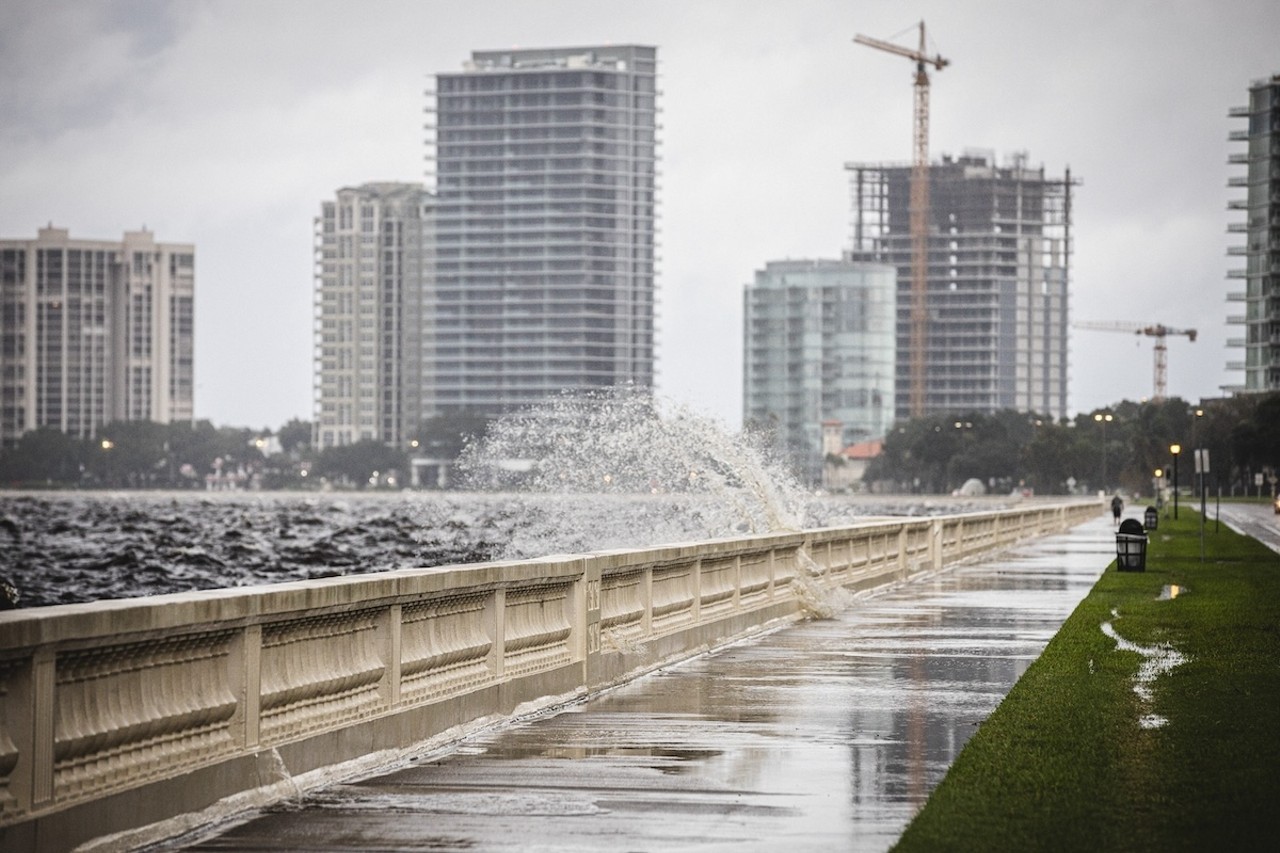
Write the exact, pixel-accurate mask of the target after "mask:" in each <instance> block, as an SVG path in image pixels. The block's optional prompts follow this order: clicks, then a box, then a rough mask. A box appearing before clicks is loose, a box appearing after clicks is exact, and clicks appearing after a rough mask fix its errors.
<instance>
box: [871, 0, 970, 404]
mask: <svg viewBox="0 0 1280 853" xmlns="http://www.w3.org/2000/svg"><path fill="white" fill-rule="evenodd" d="M853 40H854V41H855V42H856V43H858V44H861V45H865V46H867V47H874V48H876V49H877V50H883V51H887V52H889V53H892V54H895V55H897V56H903V57H906V58H907V59H910V60H913V61H914V62H915V64H916V75H915V159H914V160H913V161H912V164H911V335H910V350H911V351H910V373H911V396H910V411H911V415H912V416H913V417H919V416H920V415H923V414H924V375H925V344H926V343H927V341H926V338H927V333H928V322H929V314H928V307H927V305H926V297H927V295H928V292H929V286H928V281H929V72H928V70H927V68H926V66H929V65H932V66H933V67H934V68H936V69H937V70H939V71H941V70H942V69H943V68H946V67H947V65H949V64H950V61H949V60H946V59H943V58H942V56H941V55H937V56H929V55H927V54H926V53H925V35H924V21H921V22H920V48H919V49H918V50H912V49H911V48H909V47H902V46H901V45H896V44H893V43H892V42H887V41H881V40H880V39H874V38H870V37H869V36H863V35H858V36H854V39H853Z"/></svg>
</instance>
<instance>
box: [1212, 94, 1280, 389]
mask: <svg viewBox="0 0 1280 853" xmlns="http://www.w3.org/2000/svg"><path fill="white" fill-rule="evenodd" d="M1230 115H1231V117H1232V118H1244V119H1248V126H1247V127H1246V128H1245V129H1244V130H1235V131H1232V132H1231V135H1230V137H1229V139H1230V140H1231V141H1232V142H1243V143H1245V146H1246V147H1245V150H1244V152H1243V153H1238V154H1232V155H1231V156H1230V157H1229V159H1228V161H1227V162H1228V163H1230V164H1232V165H1239V166H1244V167H1245V174H1244V175H1243V176H1238V177H1232V178H1230V179H1228V181H1227V185H1228V186H1229V187H1232V188H1243V189H1244V190H1245V197H1244V198H1243V199H1233V200H1232V201H1230V202H1228V204H1227V208H1228V209H1229V210H1231V211H1237V210H1239V211H1244V214H1245V219H1244V221H1243V222H1232V223H1231V224H1229V225H1228V226H1227V231H1229V232H1230V233H1232V234H1242V235H1244V245H1242V246H1231V247H1229V248H1228V249H1227V254H1228V255H1230V256H1232V257H1243V258H1244V259H1245V265H1244V267H1243V268H1240V269H1232V270H1229V271H1228V272H1227V278H1228V279H1229V280H1230V281H1232V282H1235V281H1237V280H1243V282H1244V291H1243V292H1240V291H1234V292H1230V293H1228V294H1227V300H1228V301H1230V302H1233V303H1234V302H1243V303H1244V312H1245V313H1244V314H1243V315H1233V316H1230V317H1228V318H1227V322H1228V323H1229V324H1232V325H1241V326H1244V333H1245V336H1244V337H1243V338H1231V339H1229V340H1228V341H1227V345H1228V346H1229V347H1233V348H1243V349H1244V356H1245V358H1244V361H1243V362H1239V361H1236V362H1231V363H1229V364H1228V365H1227V369H1228V370H1243V371H1244V383H1243V384H1242V385H1239V386H1235V387H1231V388H1228V389H1225V390H1230V391H1237V392H1241V391H1242V392H1255V391H1276V390H1280V74H1277V75H1274V76H1272V77H1271V78H1270V79H1269V80H1256V81H1254V82H1253V83H1252V84H1251V85H1250V86H1249V105H1248V106H1247V107H1237V108H1234V109H1232V110H1231V111H1230Z"/></svg>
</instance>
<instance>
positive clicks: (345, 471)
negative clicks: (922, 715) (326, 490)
mask: <svg viewBox="0 0 1280 853" xmlns="http://www.w3.org/2000/svg"><path fill="white" fill-rule="evenodd" d="M408 467H409V459H408V456H407V454H405V452H404V451H402V450H397V449H396V448H393V447H387V446H386V445H385V444H383V443H382V442H380V441H374V440H372V439H365V440H364V441H357V442H356V443H355V444H346V445H343V446H341V447H329V448H326V449H325V450H324V451H322V452H321V453H320V455H319V456H317V457H316V460H315V467H314V468H313V469H312V471H311V476H320V477H327V478H329V479H330V480H334V481H340V482H345V483H347V484H349V485H352V486H355V487H356V488H359V489H363V488H366V487H368V486H369V485H371V483H370V481H371V480H373V479H375V472H377V475H378V477H381V476H385V475H387V474H389V473H393V472H394V473H395V474H397V475H401V474H404V472H406V471H407V470H408Z"/></svg>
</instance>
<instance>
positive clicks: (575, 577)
mask: <svg viewBox="0 0 1280 853" xmlns="http://www.w3.org/2000/svg"><path fill="white" fill-rule="evenodd" d="M1098 512H1099V506H1098V504H1096V503H1092V502H1090V503H1083V504H1081V503H1076V504H1053V505H1049V504H1029V505H1027V506H1025V507H1020V508H1018V509H1013V510H1006V511H999V512H988V513H980V514H967V515H958V516H945V517H936V518H919V519H905V520H904V519H892V520H879V521H873V522H868V523H864V524H859V525H856V526H852V527H847V528H834V529H823V530H811V531H804V532H796V533H778V534H768V535H762V536H751V537H744V538H741V539H729V540H717V541H712V542H703V543H693V544H682V545H672V546H667V547H660V548H648V549H642V550H635V551H611V552H601V553H596V554H588V555H583V556H571V557H551V558H546V559H541V560H529V561H518V562H504V563H488V564H481V565H470V566H451V567H442V568H429V569H413V570H401V571H395V572H386V573H381V574H370V575H360V576H356V577H346V578H328V579H324V580H317V581H309V582H299V583H288V584H279V585H275V586H268V587H258V588H240V589H227V590H216V591H208V592H197V593H190V594H182V595H167V596H156V597H154V598H145V599H130V600H124V601H110V602H99V603H94V604H85V605H72V606H61V607H48V608H40V609H34V610H26V611H21V610H20V611H10V612H7V613H0V849H4V850H67V849H71V848H73V847H75V846H77V845H80V844H84V843H86V842H89V847H90V848H96V849H123V848H128V847H130V846H134V845H137V844H139V843H145V842H148V841H151V840H156V839H158V838H161V837H164V835H166V834H169V833H173V832H176V831H180V830H182V829H183V828H184V826H185V825H187V824H190V823H194V822H198V821H199V820H200V819H201V817H200V813H201V812H202V810H206V809H216V808H222V809H223V810H227V809H232V808H236V807H248V806H253V805H260V804H263V803H266V802H270V801H272V800H273V799H278V798H280V797H282V796H285V795H288V794H296V793H297V792H298V791H299V790H300V789H304V788H306V787H308V786H314V785H317V784H321V783H323V782H325V781H332V780H333V779H335V778H339V777H340V776H341V775H342V774H348V775H349V774H352V773H356V772H361V771H368V770H371V769H373V768H374V767H376V766H379V764H383V765H385V764H386V763H388V762H389V761H391V760H393V758H394V757H396V756H398V755H400V754H402V753H403V751H404V750H406V749H410V748H413V747H414V746H416V745H417V746H420V745H423V744H426V743H429V742H433V739H435V742H439V740H440V739H441V738H446V739H447V738H448V737H450V736H451V735H457V734H459V733H461V732H463V731H465V730H467V728H468V727H474V726H476V725H478V724H481V723H483V722H485V721H494V720H498V719H501V718H503V717H505V716H509V715H511V714H513V713H516V712H517V711H527V710H532V709H535V708H538V707H547V706H551V705H554V704H557V703H563V702H566V701H571V700H573V699H575V698H581V697H583V696H586V695H589V694H590V693H592V692H593V691H596V690H599V689H602V688H604V687H608V686H610V685H613V684H616V683H619V682H621V681H623V680H625V679H627V678H631V677H634V676H635V675H637V674H639V673H642V672H646V671H649V670H652V669H653V668H655V667H657V666H660V665H662V664H663V663H665V662H669V661H673V660H677V659H680V658H682V657H687V656H689V655H692V654H696V653H698V652H699V651H701V650H704V649H707V648H710V647H712V646H714V645H716V644H718V643H723V642H726V641H728V640H731V639H733V638H736V637H740V636H744V635H746V634H748V633H750V632H752V631H755V630H759V629H761V628H763V627H766V626H769V625H773V624H777V623H778V621H779V620H788V619H796V618H799V617H801V616H802V615H803V614H804V607H805V605H806V599H807V598H811V597H812V596H813V595H814V594H815V593H814V591H815V590H818V592H819V593H820V592H821V590H823V589H830V588H833V587H837V586H840V587H848V588H866V587H871V586H875V585H878V584H883V583H888V582H893V581H897V580H901V579H903V578H906V577H908V576H910V575H912V574H915V573H918V572H921V571H929V570H934V569H938V568H940V567H941V566H943V565H944V564H945V563H948V562H953V561H955V560H959V559H963V558H966V557H971V556H974V555H976V554H979V553H982V552H986V551H990V550H993V549H997V548H1000V547H1004V546H1007V545H1010V544H1012V543H1014V542H1016V541H1018V540H1020V539H1024V538H1028V537H1030V536H1035V535H1044V534H1047V533H1051V532H1057V531H1060V530H1064V529H1066V528H1068V527H1070V526H1072V525H1074V524H1076V523H1079V522H1080V521H1083V520H1085V519H1087V518H1091V517H1094V516H1096V515H1097V513H1098ZM219 804H221V805H220V806H219ZM184 815H187V816H190V817H188V818H186V819H185V822H184V819H183V818H182V817H181V816H184Z"/></svg>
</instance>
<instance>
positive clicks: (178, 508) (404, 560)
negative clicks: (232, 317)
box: [0, 492, 992, 607]
mask: <svg viewBox="0 0 1280 853" xmlns="http://www.w3.org/2000/svg"><path fill="white" fill-rule="evenodd" d="M977 506H980V507H981V508H990V507H991V506H992V505H991V504H990V503H980V504H978V505H977ZM964 508H965V507H963V506H961V505H959V504H956V503H954V502H946V503H945V504H942V503H939V504H937V505H934V506H931V505H929V504H926V503H923V502H920V501H902V500H899V501H893V500H889V499H886V500H875V501H851V500H849V499H844V498H825V499H812V500H810V501H809V502H808V507H807V511H806V512H805V515H806V518H805V519H804V522H803V523H804V526H806V527H820V526H830V525H836V524H847V523H851V522H854V521H857V520H859V519H864V518H866V517H867V516H869V515H895V514H908V515H910V514H922V513H933V512H941V511H948V512H956V511H962V510H963V509H964ZM970 508H977V507H976V506H975V507H970ZM749 532H753V531H752V530H751V529H750V525H749V524H748V523H747V522H744V521H738V522H734V521H733V520H732V518H729V519H726V517H725V515H724V513H723V500H722V499H720V498H717V497H716V496H707V495H656V496H654V495H643V496H633V495H599V494H590V495H578V496H564V495H559V496H557V495H545V494H543V495H533V494H521V495H512V494H502V495H498V494H480V493H421V492H418V493H398V494H387V493H369V494H366V493H352V494H339V493H332V494H320V495H316V494H302V493H296V492H277V493H239V494H209V493H190V492H183V493H143V492H128V493H104V492H70V493H34V494H26V493H5V494H0V578H7V579H8V580H9V581H11V582H12V583H13V584H14V586H16V587H17V588H18V591H19V593H20V595H21V601H20V604H21V606H23V607H36V606H44V605H51V604H72V603H77V602H85V601H93V600H99V599H111V598H128V597H133V596H141V595H158V594H162V593H170V592H189V591H192V590H199V589H212V588H220V587H230V586H249V585H258V584H267V583H279V582H284V581H293V580H305V579H308V578H317V577H329V576H334V575H344V574H357V573H363V572H375V571H388V570H392V569H401V568H410V567H426V566H438V565H448V564H455V563H474V562H482V561H486V560H494V559H513V558H521V557H533V556H545V555H548V554H556V553H583V552H587V551H595V550H602V549H608V548H627V547H630V548H639V547H645V546H649V545H658V544H665V543H671V542H684V541H692V540H703V539H714V538H721V537H725V536H737V535H743V534H745V533H749Z"/></svg>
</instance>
